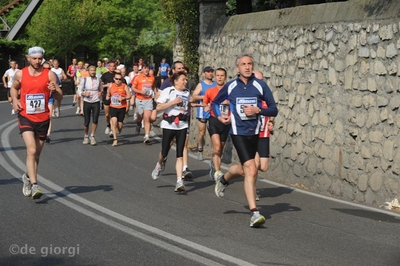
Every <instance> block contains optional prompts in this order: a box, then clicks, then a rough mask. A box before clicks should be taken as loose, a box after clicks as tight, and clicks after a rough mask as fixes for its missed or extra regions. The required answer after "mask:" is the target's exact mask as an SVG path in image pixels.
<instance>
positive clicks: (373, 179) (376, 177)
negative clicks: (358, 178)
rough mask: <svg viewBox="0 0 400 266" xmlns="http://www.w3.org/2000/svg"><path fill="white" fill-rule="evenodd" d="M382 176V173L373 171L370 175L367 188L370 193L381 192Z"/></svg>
mask: <svg viewBox="0 0 400 266" xmlns="http://www.w3.org/2000/svg"><path fill="white" fill-rule="evenodd" d="M382 175H383V173H382V172H381V171H375V172H374V173H372V174H371V176H370V178H369V187H370V188H371V190H372V191H374V192H378V191H380V190H381V188H382V183H383V178H382Z"/></svg>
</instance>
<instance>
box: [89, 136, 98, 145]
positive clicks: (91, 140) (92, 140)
mask: <svg viewBox="0 0 400 266" xmlns="http://www.w3.org/2000/svg"><path fill="white" fill-rule="evenodd" d="M89 140H90V145H92V146H94V145H96V144H97V142H96V139H95V138H94V136H90V137H89Z"/></svg>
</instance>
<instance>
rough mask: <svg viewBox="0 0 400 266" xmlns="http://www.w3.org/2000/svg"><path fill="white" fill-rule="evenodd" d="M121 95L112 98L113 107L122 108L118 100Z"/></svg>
mask: <svg viewBox="0 0 400 266" xmlns="http://www.w3.org/2000/svg"><path fill="white" fill-rule="evenodd" d="M118 97H119V95H113V96H111V103H112V105H113V106H121V102H120V101H119V100H118Z"/></svg>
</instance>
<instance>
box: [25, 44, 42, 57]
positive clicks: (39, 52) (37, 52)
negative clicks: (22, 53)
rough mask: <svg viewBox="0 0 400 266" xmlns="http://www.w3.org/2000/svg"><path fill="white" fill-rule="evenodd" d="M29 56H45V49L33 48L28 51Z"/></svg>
mask: <svg viewBox="0 0 400 266" xmlns="http://www.w3.org/2000/svg"><path fill="white" fill-rule="evenodd" d="M28 55H29V56H34V55H39V56H44V49H43V48H42V47H39V46H34V47H31V48H29V49H28Z"/></svg>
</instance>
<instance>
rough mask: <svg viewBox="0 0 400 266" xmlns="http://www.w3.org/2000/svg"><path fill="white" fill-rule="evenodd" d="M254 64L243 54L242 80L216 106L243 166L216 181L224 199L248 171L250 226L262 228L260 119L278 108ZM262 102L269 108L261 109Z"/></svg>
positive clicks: (227, 89)
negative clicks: (224, 109) (224, 107)
mask: <svg viewBox="0 0 400 266" xmlns="http://www.w3.org/2000/svg"><path fill="white" fill-rule="evenodd" d="M253 65H254V63H253V58H252V57H251V56H249V55H240V56H239V57H238V58H237V59H236V70H237V72H238V73H239V75H238V77H237V78H236V79H234V80H232V81H230V82H228V83H227V84H225V86H224V87H223V88H222V89H221V91H220V92H219V93H218V95H217V96H216V97H215V99H214V101H213V103H212V110H213V112H214V113H215V115H216V117H218V120H220V121H221V122H222V123H224V124H228V123H229V122H231V127H230V135H231V139H232V142H233V145H234V146H235V149H236V151H237V154H238V156H239V160H240V164H235V165H231V167H230V168H229V170H228V172H227V173H226V174H225V175H224V176H222V177H221V178H219V179H217V180H216V183H215V194H216V195H217V197H219V198H221V197H223V196H224V194H225V189H226V187H227V186H228V182H229V181H230V180H231V179H233V178H235V177H239V176H240V174H241V173H242V172H244V192H245V195H246V199H247V203H248V206H249V209H250V211H251V218H250V227H259V226H261V225H262V224H264V223H265V217H264V216H262V215H261V214H260V212H259V211H258V209H257V205H256V195H255V192H256V190H255V185H256V179H257V165H256V162H255V155H256V152H257V147H258V133H259V128H260V117H259V116H260V115H264V116H276V115H277V114H278V109H277V108H276V104H275V100H274V98H273V95H272V92H271V90H270V89H269V87H268V85H267V84H266V83H265V82H264V81H262V80H259V79H256V78H255V77H254V75H253ZM226 99H229V100H230V107H231V108H230V111H231V115H230V116H222V114H221V111H220V110H221V109H220V105H221V103H222V102H223V101H224V100H226ZM262 100H264V101H265V102H266V103H267V105H268V108H260V107H261V101H262Z"/></svg>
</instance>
